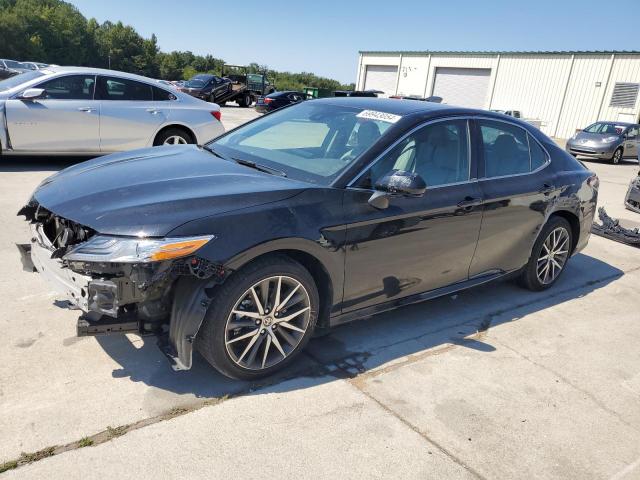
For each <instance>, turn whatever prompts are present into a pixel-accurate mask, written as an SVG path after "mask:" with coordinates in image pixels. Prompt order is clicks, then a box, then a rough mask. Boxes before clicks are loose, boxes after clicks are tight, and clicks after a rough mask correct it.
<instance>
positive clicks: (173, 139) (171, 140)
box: [163, 135, 187, 145]
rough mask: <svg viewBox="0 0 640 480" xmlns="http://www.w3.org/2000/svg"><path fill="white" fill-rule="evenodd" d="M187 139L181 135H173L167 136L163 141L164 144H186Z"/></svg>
mask: <svg viewBox="0 0 640 480" xmlns="http://www.w3.org/2000/svg"><path fill="white" fill-rule="evenodd" d="M186 144H187V140H186V139H185V138H184V137H181V136H180V135H171V136H170V137H167V138H166V139H165V141H164V142H163V145H186Z"/></svg>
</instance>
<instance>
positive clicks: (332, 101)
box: [313, 97, 516, 120]
mask: <svg viewBox="0 0 640 480" xmlns="http://www.w3.org/2000/svg"><path fill="white" fill-rule="evenodd" d="M313 101H314V102H318V103H324V104H328V105H339V106H344V107H346V106H350V107H354V108H362V109H363V110H377V111H380V112H384V113H391V114H393V115H410V114H420V113H426V114H429V113H431V114H433V116H441V115H446V114H457V115H460V114H475V115H485V116H488V117H492V118H496V119H504V115H502V114H497V113H493V112H490V111H488V110H478V109H473V108H466V107H458V106H455V105H448V104H442V103H434V102H416V101H415V100H402V99H394V98H379V97H330V98H320V99H316V100H313ZM514 120H516V119H514Z"/></svg>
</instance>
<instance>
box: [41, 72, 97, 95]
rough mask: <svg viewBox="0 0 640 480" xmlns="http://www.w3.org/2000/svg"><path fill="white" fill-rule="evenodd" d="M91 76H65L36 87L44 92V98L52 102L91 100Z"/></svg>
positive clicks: (93, 79) (92, 84)
mask: <svg viewBox="0 0 640 480" xmlns="http://www.w3.org/2000/svg"><path fill="white" fill-rule="evenodd" d="M95 80H96V77H95V76H93V75H67V76H65V77H57V78H54V79H52V80H49V81H47V82H44V83H41V84H40V85H38V88H43V89H44V90H45V97H44V98H47V99H52V100H93V87H94V84H95Z"/></svg>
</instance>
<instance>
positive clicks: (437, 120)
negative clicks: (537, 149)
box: [346, 115, 478, 191]
mask: <svg viewBox="0 0 640 480" xmlns="http://www.w3.org/2000/svg"><path fill="white" fill-rule="evenodd" d="M474 118H476V117H473V116H472V115H463V116H451V117H443V118H434V119H431V120H427V121H426V122H423V123H421V124H420V125H416V126H415V127H413V128H412V129H411V130H409V131H408V132H407V133H405V134H404V135H403V136H402V137H400V138H399V139H397V140H396V141H395V142H393V143H392V144H391V145H389V146H388V147H387V148H385V149H384V151H383V152H382V153H380V154H379V155H378V156H377V157H376V158H374V159H373V160H372V161H371V162H369V163H368V164H367V165H366V166H365V167H364V168H363V169H362V170H360V172H359V173H358V174H357V175H356V176H355V177H354V178H353V179H352V180H351V181H350V182H349V183H348V184H347V186H346V188H354V189H357V190H365V191H366V190H371V189H369V188H362V187H354V183H356V182H357V181H358V180H360V178H361V177H362V176H363V175H364V174H365V173H366V172H367V171H368V170H369V169H370V168H371V167H373V166H374V165H375V164H376V163H378V162H379V161H380V160H381V159H382V158H383V157H384V156H385V155H386V154H387V153H389V152H390V151H391V150H393V149H394V148H395V147H397V146H398V145H399V144H400V143H401V142H403V141H404V140H406V138H407V137H409V136H410V135H412V134H413V133H415V132H416V131H417V130H420V129H421V128H424V127H427V126H429V125H432V124H434V123H441V122H447V121H451V120H465V121H466V123H467V157H468V163H469V172H468V174H469V179H468V180H464V181H462V182H454V183H447V184H442V185H434V186H433V187H431V186H428V185H427V188H429V189H434V188H439V187H449V186H452V185H462V184H465V183H471V182H474V181H477V180H478V178H477V177H472V176H471V160H472V156H471V147H472V143H471V128H470V126H469V121H470V120H473V119H474Z"/></svg>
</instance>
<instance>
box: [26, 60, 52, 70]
mask: <svg viewBox="0 0 640 480" xmlns="http://www.w3.org/2000/svg"><path fill="white" fill-rule="evenodd" d="M20 63H21V64H22V65H23V66H24V68H26V69H29V70H42V69H43V68H47V67H48V66H49V64H48V63H41V62H20ZM52 66H53V65H52Z"/></svg>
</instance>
